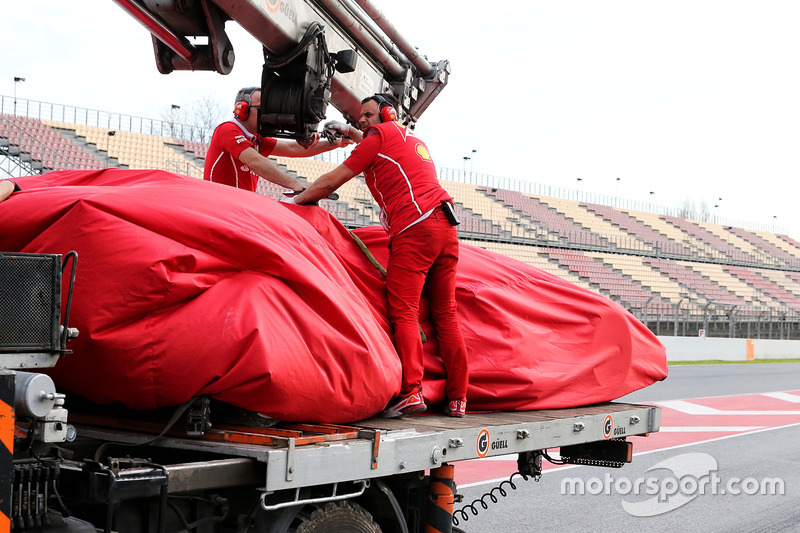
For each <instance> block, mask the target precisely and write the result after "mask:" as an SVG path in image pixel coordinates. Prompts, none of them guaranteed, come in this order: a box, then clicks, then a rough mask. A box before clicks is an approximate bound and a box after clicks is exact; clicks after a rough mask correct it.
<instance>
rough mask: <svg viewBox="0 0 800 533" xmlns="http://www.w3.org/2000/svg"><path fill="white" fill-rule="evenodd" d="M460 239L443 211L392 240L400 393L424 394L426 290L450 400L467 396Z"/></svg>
mask: <svg viewBox="0 0 800 533" xmlns="http://www.w3.org/2000/svg"><path fill="white" fill-rule="evenodd" d="M457 265H458V237H457V234H456V228H455V227H453V226H451V225H450V223H449V222H448V221H447V218H446V217H445V215H444V213H443V212H442V210H441V208H437V209H436V210H435V211H434V212H433V213H431V215H430V216H429V217H428V218H426V219H425V220H423V221H422V222H419V223H417V224H415V225H414V226H411V227H410V228H408V229H406V230H405V231H403V232H402V233H400V234H399V235H397V236H396V237H395V238H394V239H392V242H391V245H390V249H389V265H388V267H387V269H386V291H387V293H388V301H389V317H390V319H391V321H392V326H393V327H394V344H395V348H396V349H397V353H398V354H399V355H400V362H401V363H402V365H403V383H402V386H401V389H400V393H401V394H409V393H412V392H417V391H420V390H422V376H423V373H424V365H423V352H422V340H421V339H420V330H419V306H420V297H421V296H422V292H423V290H424V291H425V292H426V295H427V297H428V302H429V305H430V311H431V319H432V320H433V324H434V327H435V328H436V338H437V340H438V343H439V353H440V355H441V357H442V361H443V362H444V366H445V370H446V372H447V386H446V389H445V392H446V394H447V399H448V400H459V399H462V398H466V397H467V384H468V381H469V374H468V369H467V348H466V346H465V345H464V338H463V337H462V335H461V327H460V326H459V324H458V318H457V316H456V295H455V288H456V267H457Z"/></svg>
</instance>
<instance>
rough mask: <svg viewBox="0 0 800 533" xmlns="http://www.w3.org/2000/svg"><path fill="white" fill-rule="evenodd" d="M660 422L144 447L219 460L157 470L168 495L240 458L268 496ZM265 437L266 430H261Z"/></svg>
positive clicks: (511, 423) (647, 410)
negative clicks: (166, 479) (256, 469)
mask: <svg viewBox="0 0 800 533" xmlns="http://www.w3.org/2000/svg"><path fill="white" fill-rule="evenodd" d="M660 420H661V410H660V408H658V407H654V406H649V405H636V404H626V403H616V402H612V403H603V404H597V405H593V406H587V407H578V408H570V409H552V410H542V411H519V412H495V413H483V414H468V415H467V416H466V417H465V418H451V417H447V416H443V415H420V416H410V417H406V418H404V419H383V418H372V419H368V420H363V421H361V422H358V423H355V424H352V425H351V426H334V425H325V424H323V425H318V426H314V425H308V424H303V425H300V426H302V427H304V428H306V430H305V433H303V434H302V435H299V436H298V435H296V434H295V436H285V435H287V434H289V435H292V433H291V432H289V433H286V430H283V429H281V428H276V431H278V432H281V433H282V436H281V437H280V438H279V439H277V440H276V439H275V438H273V437H271V441H270V442H271V444H270V445H259V444H248V443H242V442H230V441H229V440H226V439H225V438H224V437H222V438H221V437H219V435H220V434H222V435H224V434H226V433H228V434H230V435H234V434H236V433H237V432H238V433H240V434H241V433H242V431H241V429H243V428H239V429H238V430H225V429H221V430H220V429H217V430H215V433H214V434H216V435H217V436H216V437H211V435H212V434H211V433H210V434H209V437H207V438H203V437H200V438H176V437H171V436H169V437H161V438H159V439H157V440H156V441H155V442H152V443H148V444H149V445H151V446H157V447H164V448H173V449H185V450H192V451H198V452H207V453H211V454H215V455H219V456H221V457H224V459H221V460H220V461H203V462H201V464H198V465H197V467H196V468H193V467H192V463H185V464H180V465H165V468H166V469H167V471H170V472H174V474H173V475H171V476H170V486H169V489H168V490H169V492H170V493H179V492H185V491H189V490H195V489H196V488H198V487H200V486H205V485H208V484H209V483H211V484H213V483H214V481H213V479H209V476H208V473H209V472H210V471H215V470H218V471H224V470H225V469H226V468H227V469H230V468H231V466H232V465H231V460H232V459H231V458H237V457H238V458H241V459H242V461H236V460H235V459H233V461H234V462H235V463H236V465H237V469H238V470H239V471H241V472H244V471H246V470H247V464H248V463H251V464H252V461H256V462H260V463H264V465H266V479H265V480H264V485H263V490H264V491H266V492H273V491H279V490H284V489H296V488H300V487H309V486H316V485H324V484H335V483H342V482H348V481H360V480H370V479H373V478H380V477H386V476H392V475H396V474H406V473H411V472H418V471H425V470H428V469H431V468H436V467H438V466H441V465H442V464H443V463H445V462H447V463H454V462H458V461H465V460H469V459H480V458H483V457H493V456H500V455H507V454H516V453H522V452H530V451H536V450H545V449H549V448H559V447H562V446H569V445H574V444H583V443H590V442H598V441H604V440H608V439H619V438H625V437H630V436H636V435H646V434H648V433H651V432H656V431H658V429H659V427H660ZM288 426H289V427H291V424H289V425H288ZM315 428H343V432H342V431H338V430H335V429H323V430H322V431H323V433H327V434H328V435H330V436H331V437H330V438H319V437H318V436H316V435H310V433H314V430H315ZM77 429H78V435H79V436H82V437H88V438H93V439H99V440H101V441H112V442H124V443H129V444H135V443H145V442H148V441H149V440H151V439H152V437H150V436H147V435H143V434H142V433H141V432H136V433H133V432H130V431H125V430H121V429H109V428H103V427H93V426H88V425H87V426H84V425H77ZM245 429H246V428H245ZM268 432H269V429H267V430H264V431H263V432H262V433H264V434H266V433H268ZM247 434H248V435H250V433H247ZM253 435H256V436H258V433H253ZM233 440H236V439H233ZM239 440H241V439H239ZM298 443H299V444H298ZM131 451H133V450H131ZM134 453H135V452H134ZM217 463H219V464H217ZM195 470H196V472H195ZM243 477H245V476H243ZM246 477H248V478H250V479H252V476H246ZM227 478H228V482H230V483H235V482H236V480H235V478H236V476H235V475H229V476H227Z"/></svg>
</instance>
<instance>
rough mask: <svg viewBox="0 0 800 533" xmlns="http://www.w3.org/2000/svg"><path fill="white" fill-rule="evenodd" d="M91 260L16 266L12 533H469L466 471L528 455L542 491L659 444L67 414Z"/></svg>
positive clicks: (638, 416) (575, 412)
mask: <svg viewBox="0 0 800 533" xmlns="http://www.w3.org/2000/svg"><path fill="white" fill-rule="evenodd" d="M69 259H72V261H71V262H69ZM76 260H77V257H76V255H75V254H74V253H71V254H69V255H68V257H67V260H64V261H62V258H61V256H60V255H57V254H54V255H51V254H22V253H0V296H1V297H2V298H0V364H1V366H2V367H3V370H2V371H0V385H1V386H0V391H2V397H1V398H0V399H2V403H0V410H2V412H0V431H1V432H2V439H1V440H2V443H3V445H4V450H2V452H3V460H4V464H3V466H2V481H1V482H0V506H2V508H1V509H0V511H2V513H0V524H2V530H3V531H9V530H13V531H44V532H60V531H95V530H98V529H99V530H103V531H106V532H111V531H119V532H152V531H159V532H178V531H197V532H233V531H237V532H258V533H267V532H269V533H273V532H298V533H309V532H355V533H377V532H384V533H389V532H397V533H400V532H403V533H405V532H419V531H441V532H450V531H461V529H459V528H458V527H456V526H454V525H453V523H454V522H458V521H459V518H458V517H459V516H461V517H462V519H464V518H466V520H468V516H469V515H468V514H467V513H466V512H465V511H461V514H460V515H459V514H458V512H459V509H458V503H457V502H458V501H459V495H458V494H457V488H456V486H455V484H454V482H453V471H454V468H455V466H456V465H458V463H459V462H461V461H466V460H480V459H486V458H489V457H494V456H499V455H508V454H516V455H517V471H518V473H519V474H521V475H522V476H523V477H525V478H529V477H533V478H538V476H539V475H541V472H542V459H543V458H547V459H549V458H550V454H549V453H548V450H550V449H558V450H559V455H560V460H561V461H563V462H566V463H573V464H586V465H597V466H608V467H620V466H622V465H624V464H625V463H626V462H629V461H630V460H631V455H632V443H631V442H629V441H628V440H627V437H631V436H635V435H644V434H647V433H650V432H654V431H658V429H659V423H660V410H659V408H658V407H652V406H646V405H633V404H625V403H617V402H611V403H605V404H599V405H593V406H587V407H580V408H571V409H556V410H545V411H530V412H495V413H482V414H467V416H466V417H465V418H462V419H458V418H451V417H447V416H444V415H423V416H411V417H407V418H404V419H394V420H391V419H384V418H372V419H368V420H362V421H360V422H358V423H356V424H353V425H350V426H343V425H330V424H303V423H278V424H275V423H274V421H273V420H271V419H266V418H263V417H260V416H259V415H258V414H257V413H253V412H249V411H243V410H241V409H236V408H233V407H232V406H230V405H227V404H223V403H221V402H215V401H214V400H211V399H209V398H207V397H199V398H194V399H192V401H190V402H188V403H187V404H185V405H183V406H179V407H176V408H174V409H172V408H171V409H167V410H157V411H145V412H142V411H139V412H136V411H126V410H124V409H122V408H120V407H115V406H99V405H91V404H89V403H88V402H87V401H85V400H81V399H80V397H79V396H77V395H76V396H74V397H73V396H70V397H69V402H66V401H65V400H67V398H66V396H65V395H64V394H62V393H59V392H57V390H56V387H55V386H54V384H53V381H52V380H51V379H50V378H49V377H48V376H47V375H46V374H45V373H42V372H43V369H46V368H48V367H52V366H54V365H55V364H56V363H57V361H58V360H59V359H60V358H62V357H70V351H69V350H68V349H66V343H67V342H68V341H69V339H71V338H74V337H76V336H77V335H78V332H77V331H76V330H75V329H74V328H70V327H69V325H68V321H69V308H70V299H71V294H72V289H71V286H72V282H73V281H74V279H75V267H76ZM69 264H71V267H72V268H71V276H70V282H69V284H68V286H67V287H65V288H64V289H63V290H62V272H63V271H64V270H65V269H66V267H67V266H69ZM62 292H63V293H65V294H66V295H67V298H66V302H64V305H62V301H61V300H62ZM62 308H64V309H65V311H64V314H63V317H64V318H63V321H62V313H61V309H62ZM62 322H63V323H62ZM176 379H177V378H176ZM86 386H87V387H90V386H91V384H90V383H87V384H86ZM67 403H69V404H70V405H69V411H68V410H67ZM454 506H455V507H454ZM454 508H455V509H456V517H455V520H454V519H453V518H454V517H453V511H454ZM465 515H466V516H465ZM466 520H463V522H466ZM463 522H462V524H461V525H466V524H464V523H463Z"/></svg>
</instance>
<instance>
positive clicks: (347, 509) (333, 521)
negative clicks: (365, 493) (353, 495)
mask: <svg viewBox="0 0 800 533" xmlns="http://www.w3.org/2000/svg"><path fill="white" fill-rule="evenodd" d="M298 518H300V520H301V523H300V524H299V525H298V526H297V533H330V532H332V531H336V532H337V533H381V528H380V526H379V525H378V524H376V523H375V522H374V521H373V520H372V515H371V514H369V513H368V512H367V511H365V510H364V508H362V507H361V506H360V505H358V504H357V503H350V502H346V501H345V502H338V503H336V502H331V503H327V504H325V506H324V507H318V508H316V509H314V511H312V512H311V514H310V515H305V514H304V513H301V514H300V515H299V516H298Z"/></svg>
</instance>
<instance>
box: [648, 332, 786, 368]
mask: <svg viewBox="0 0 800 533" xmlns="http://www.w3.org/2000/svg"><path fill="white" fill-rule="evenodd" d="M658 340H659V341H661V344H663V345H664V347H665V348H666V349H667V361H669V362H677V361H705V360H719V361H758V360H759V359H800V341H793V340H778V339H725V338H712V337H658Z"/></svg>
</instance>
